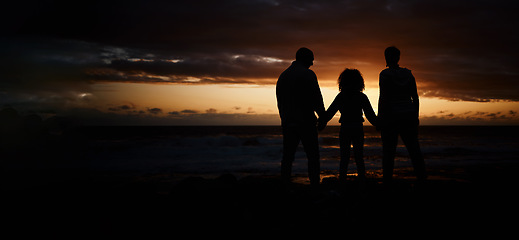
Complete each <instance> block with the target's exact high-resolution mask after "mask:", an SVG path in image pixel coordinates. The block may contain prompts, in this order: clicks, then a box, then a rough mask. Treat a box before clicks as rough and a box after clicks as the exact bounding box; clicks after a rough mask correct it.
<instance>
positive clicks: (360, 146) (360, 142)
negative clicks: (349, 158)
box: [352, 126, 366, 181]
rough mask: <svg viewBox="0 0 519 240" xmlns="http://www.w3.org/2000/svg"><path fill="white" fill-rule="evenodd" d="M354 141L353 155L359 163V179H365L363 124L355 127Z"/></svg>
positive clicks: (356, 162)
mask: <svg viewBox="0 0 519 240" xmlns="http://www.w3.org/2000/svg"><path fill="white" fill-rule="evenodd" d="M352 143H353V156H354V157H355V164H357V174H358V176H359V180H361V181H364V180H365V179H366V167H365V166H364V159H363V158H364V129H363V126H359V127H358V128H357V129H355V132H354V134H353V138H352Z"/></svg>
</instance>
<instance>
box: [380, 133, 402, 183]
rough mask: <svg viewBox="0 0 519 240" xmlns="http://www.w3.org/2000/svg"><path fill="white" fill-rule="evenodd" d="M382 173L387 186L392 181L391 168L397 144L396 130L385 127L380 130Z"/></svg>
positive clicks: (393, 163)
mask: <svg viewBox="0 0 519 240" xmlns="http://www.w3.org/2000/svg"><path fill="white" fill-rule="evenodd" d="M380 135H381V138H382V152H383V157H382V171H383V173H382V174H383V180H384V184H385V185H387V186H389V185H391V183H392V181H393V168H394V165H395V153H396V145H397V143H398V130H397V129H396V128H389V127H386V128H385V129H382V131H381V133H380Z"/></svg>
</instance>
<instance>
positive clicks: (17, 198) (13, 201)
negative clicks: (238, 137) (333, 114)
mask: <svg viewBox="0 0 519 240" xmlns="http://www.w3.org/2000/svg"><path fill="white" fill-rule="evenodd" d="M70 170H71V171H69V172H68V173H69V175H68V176H67V175H62V176H59V175H58V174H55V175H54V177H53V178H54V179H53V180H51V181H48V182H47V183H45V184H40V185H38V184H35V186H32V187H29V188H25V189H21V188H14V189H4V191H3V192H4V197H3V199H4V201H5V203H4V204H5V206H9V207H8V209H7V211H6V212H5V215H4V217H6V218H7V219H9V220H10V223H9V225H8V226H9V229H10V230H13V229H14V230H18V231H20V232H23V233H26V234H29V235H31V234H32V233H33V232H31V231H26V230H27V229H33V230H37V232H38V234H43V235H49V236H69V235H75V236H115V237H121V236H135V235H142V236H149V237H152V236H158V235H162V236H168V234H172V232H174V233H175V234H176V233H182V232H185V231H187V232H185V233H188V232H189V231H188V230H187V229H205V230H208V231H214V232H221V233H224V232H226V231H234V230H236V229H241V230H247V231H267V232H270V231H271V232H272V233H275V232H276V231H281V232H283V231H289V232H290V231H305V229H311V230H320V229H330V228H339V229H343V230H345V231H348V230H351V231H356V230H355V229H357V228H358V227H360V228H363V229H373V228H375V229H376V228H395V227H398V226H402V225H405V226H406V228H411V229H412V228H414V229H415V230H425V229H430V228H435V227H442V229H440V231H443V230H445V231H447V230H451V231H457V230H459V229H460V227H461V225H463V226H465V227H468V226H470V227H471V228H473V227H478V226H479V227H483V226H484V227H485V229H487V230H490V229H501V228H504V227H505V226H508V225H509V224H512V222H510V221H511V220H510V217H512V218H513V216H515V214H516V213H518V211H517V210H518V208H517V200H519V198H518V197H517V194H516V192H515V191H514V190H515V189H516V188H517V185H516V184H517V179H516V176H515V175H516V174H515V173H517V171H519V166H508V167H506V168H500V167H495V168H494V169H487V170H488V171H483V170H482V169H481V168H477V169H473V171H471V174H470V181H465V182H460V181H445V180H429V181H428V182H427V185H425V186H421V185H416V183H415V181H414V179H411V178H410V179H398V178H397V179H395V184H394V186H393V187H392V188H391V189H386V188H385V187H384V185H383V184H382V183H381V179H380V178H370V179H368V182H367V186H366V188H365V189H364V190H360V189H359V188H358V185H357V182H356V180H355V178H354V177H351V178H349V180H348V181H347V183H346V184H345V185H340V184H338V182H337V179H336V178H325V179H323V181H322V184H321V185H320V186H319V187H318V188H314V187H312V186H310V185H307V184H298V183H292V184H290V185H288V186H287V185H285V184H282V183H281V182H280V181H279V176H271V175H270V176H267V175H264V176H258V175H256V176H246V177H243V178H241V179H237V178H236V177H235V176H234V175H231V174H224V175H221V176H219V177H217V178H201V177H186V178H184V179H183V180H182V181H180V182H177V183H172V182H170V181H168V176H149V177H148V178H143V177H140V178H120V177H118V176H114V175H106V174H103V173H100V174H99V175H93V174H92V173H85V174H88V175H86V176H81V173H80V172H74V171H72V169H70ZM49 174H52V173H50V172H49ZM60 178H61V180H60ZM465 227H461V229H465ZM43 235H42V236H43Z"/></svg>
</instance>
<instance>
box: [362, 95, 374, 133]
mask: <svg viewBox="0 0 519 240" xmlns="http://www.w3.org/2000/svg"><path fill="white" fill-rule="evenodd" d="M362 95H363V97H362V101H361V104H362V110H363V111H364V115H366V118H367V119H368V121H369V122H370V123H371V124H372V125H373V126H377V115H375V111H373V108H372V107H371V103H370V102H369V99H368V97H367V96H366V94H362Z"/></svg>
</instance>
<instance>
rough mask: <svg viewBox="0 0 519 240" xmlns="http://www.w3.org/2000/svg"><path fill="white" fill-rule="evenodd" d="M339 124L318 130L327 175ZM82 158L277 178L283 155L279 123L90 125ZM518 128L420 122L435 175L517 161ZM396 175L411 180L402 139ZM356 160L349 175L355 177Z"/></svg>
mask: <svg viewBox="0 0 519 240" xmlns="http://www.w3.org/2000/svg"><path fill="white" fill-rule="evenodd" d="M339 129H340V127H339V126H328V127H327V128H326V129H325V130H324V131H322V132H320V134H319V144H320V154H321V177H322V178H326V177H335V176H337V174H338V171H339V160H340V156H339ZM364 129H365V145H364V161H365V165H366V170H367V174H368V177H372V178H379V177H380V176H381V173H382V143H381V139H380V133H379V132H377V131H376V130H375V128H373V127H371V126H366V127H364ZM79 132H80V136H82V137H83V138H85V139H87V141H86V142H87V143H86V148H85V154H84V156H83V158H84V159H85V160H86V162H88V167H89V169H90V170H92V171H95V172H100V173H103V172H104V173H111V174H121V175H128V176H141V177H142V176H147V177H150V176H163V177H166V178H168V179H170V180H171V181H176V180H180V179H183V178H186V177H192V176H197V177H205V178H213V177H217V176H220V175H222V174H233V175H234V176H236V177H237V178H241V177H244V176H249V175H278V174H279V171H280V161H281V158H282V141H283V138H282V134H281V127H280V126H172V127H164V126H148V127H146V126H135V127H128V126H121V127H84V128H81V129H80V131H79ZM518 134H519V126H421V127H420V128H419V141H420V144H421V148H422V152H423V154H424V157H425V161H426V165H427V169H428V174H429V178H430V179H445V180H455V181H467V180H468V178H469V176H468V175H467V172H468V171H474V169H477V171H485V169H486V168H489V169H491V168H495V167H506V166H508V165H516V164H517V163H519V158H518V157H517V156H519V155H518V154H519V138H518V137H517V136H518ZM399 141H400V142H399V144H398V146H397V155H396V159H395V178H413V177H414V175H413V173H412V166H411V162H410V160H409V157H408V154H407V151H406V149H405V146H404V145H403V144H402V141H401V140H400V139H399ZM355 174H356V166H355V161H354V160H353V159H352V160H351V161H350V164H349V170H348V175H349V176H351V177H355ZM293 176H294V179H296V181H299V182H303V183H304V182H307V160H306V155H305V153H304V151H303V148H302V146H301V144H300V146H299V149H298V151H297V153H296V156H295V161H294V165H293Z"/></svg>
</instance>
